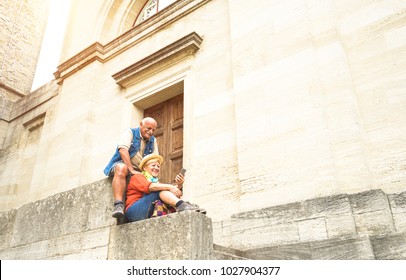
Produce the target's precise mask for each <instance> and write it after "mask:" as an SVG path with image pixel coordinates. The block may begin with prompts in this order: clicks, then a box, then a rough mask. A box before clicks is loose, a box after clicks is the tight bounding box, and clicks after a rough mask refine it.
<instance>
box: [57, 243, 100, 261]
mask: <svg viewBox="0 0 406 280" xmlns="http://www.w3.org/2000/svg"><path fill="white" fill-rule="evenodd" d="M107 254H108V246H104V247H97V248H92V249H88V250H84V251H80V252H78V253H75V254H69V255H65V256H63V257H62V259H63V260H106V259H107Z"/></svg>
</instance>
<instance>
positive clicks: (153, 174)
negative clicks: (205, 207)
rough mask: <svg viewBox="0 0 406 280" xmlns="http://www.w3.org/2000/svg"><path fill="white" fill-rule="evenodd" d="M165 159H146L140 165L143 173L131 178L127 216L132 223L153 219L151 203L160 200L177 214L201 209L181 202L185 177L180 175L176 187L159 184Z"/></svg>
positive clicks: (152, 157) (150, 156)
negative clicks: (173, 208)
mask: <svg viewBox="0 0 406 280" xmlns="http://www.w3.org/2000/svg"><path fill="white" fill-rule="evenodd" d="M162 162H163V158H162V156H160V155H157V154H150V155H148V156H146V157H144V158H143V159H142V161H141V163H140V165H139V167H140V169H141V170H142V173H138V174H135V175H133V176H132V177H131V180H130V182H129V183H128V187H127V200H126V211H125V216H126V217H127V219H128V220H129V221H131V222H134V221H139V220H143V219H147V218H149V217H151V215H152V213H150V212H151V211H149V210H150V208H151V207H150V206H151V203H152V202H154V201H155V200H158V199H160V200H161V201H162V202H164V203H166V204H168V205H171V206H173V207H175V208H176V211H177V212H181V211H185V210H198V209H199V207H197V206H195V205H192V204H190V203H188V202H186V201H183V200H181V199H180V198H181V196H182V191H181V189H182V187H183V182H184V181H185V177H184V176H183V175H182V174H178V175H177V176H176V178H175V182H176V185H171V184H162V183H159V182H158V175H159V171H160V168H161V164H162Z"/></svg>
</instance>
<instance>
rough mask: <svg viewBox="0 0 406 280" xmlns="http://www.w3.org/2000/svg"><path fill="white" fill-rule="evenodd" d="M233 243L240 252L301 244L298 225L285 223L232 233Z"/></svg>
mask: <svg viewBox="0 0 406 280" xmlns="http://www.w3.org/2000/svg"><path fill="white" fill-rule="evenodd" d="M232 241H233V242H232V243H233V244H234V247H235V248H237V249H239V250H247V249H251V248H259V247H264V246H270V245H271V246H272V245H274V246H276V245H281V244H289V243H297V242H299V231H298V225H297V223H296V222H294V223H284V224H277V225H263V226H262V227H253V228H251V229H246V230H238V231H234V229H233V231H232Z"/></svg>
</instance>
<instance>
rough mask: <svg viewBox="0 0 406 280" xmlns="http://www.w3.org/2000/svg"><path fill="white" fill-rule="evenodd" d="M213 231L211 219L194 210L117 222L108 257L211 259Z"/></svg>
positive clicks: (132, 258) (126, 258)
mask: <svg viewBox="0 0 406 280" xmlns="http://www.w3.org/2000/svg"><path fill="white" fill-rule="evenodd" d="M212 231H213V229H212V224H211V219H210V218H208V217H207V216H206V215H203V214H201V213H197V212H193V211H186V212H181V213H173V214H170V215H168V216H163V217H157V218H152V219H148V220H143V221H139V222H132V223H127V224H124V225H120V226H113V227H112V228H111V234H110V245H109V256H108V258H109V259H119V260H166V259H171V260H182V259H183V260H208V259H211V258H212V255H213V235H212ZM129 240H131V241H132V242H129Z"/></svg>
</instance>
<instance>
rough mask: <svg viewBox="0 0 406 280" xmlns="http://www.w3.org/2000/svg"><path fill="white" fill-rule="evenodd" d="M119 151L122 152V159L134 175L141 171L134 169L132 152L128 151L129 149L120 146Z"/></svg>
mask: <svg viewBox="0 0 406 280" xmlns="http://www.w3.org/2000/svg"><path fill="white" fill-rule="evenodd" d="M118 151H119V153H120V156H121V159H122V160H123V162H124V164H125V165H126V166H127V168H128V171H129V172H130V173H131V174H132V175H135V174H137V173H139V172H138V171H137V170H135V169H134V167H133V165H132V163H131V159H130V153H129V152H128V150H127V149H126V148H119V150H118Z"/></svg>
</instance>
